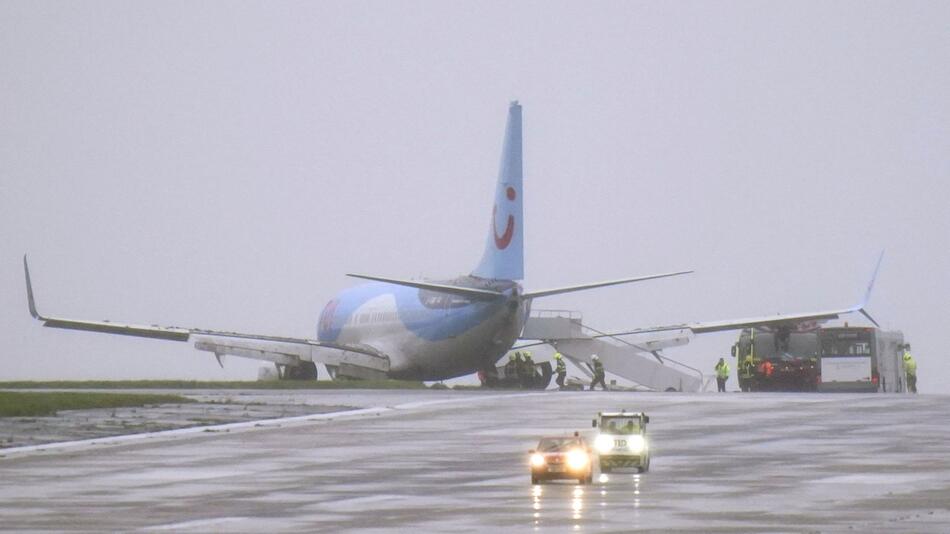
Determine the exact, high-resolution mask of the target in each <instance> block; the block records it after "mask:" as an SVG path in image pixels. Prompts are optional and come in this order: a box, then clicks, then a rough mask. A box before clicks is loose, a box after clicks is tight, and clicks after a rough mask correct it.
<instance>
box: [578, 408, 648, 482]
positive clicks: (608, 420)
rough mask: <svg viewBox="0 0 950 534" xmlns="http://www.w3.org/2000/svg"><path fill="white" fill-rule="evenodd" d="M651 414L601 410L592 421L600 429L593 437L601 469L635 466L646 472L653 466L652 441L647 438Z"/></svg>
mask: <svg viewBox="0 0 950 534" xmlns="http://www.w3.org/2000/svg"><path fill="white" fill-rule="evenodd" d="M649 422H650V416H648V415H647V414H645V413H643V412H627V411H625V410H621V411H619V412H599V413H598V414H597V419H594V420H593V421H592V423H593V427H594V428H598V427H599V429H600V432H599V433H598V434H597V437H595V438H594V450H595V451H597V454H598V457H599V461H600V472H601V473H609V472H611V471H612V470H614V469H623V468H636V470H637V472H639V473H643V472H646V471H647V470H649V469H650V444H649V442H648V441H647V423H649Z"/></svg>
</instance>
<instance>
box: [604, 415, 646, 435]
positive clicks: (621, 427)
mask: <svg viewBox="0 0 950 534" xmlns="http://www.w3.org/2000/svg"><path fill="white" fill-rule="evenodd" d="M600 428H601V430H602V431H603V432H605V433H607V434H639V433H640V418H639V417H604V418H603V419H601V426H600Z"/></svg>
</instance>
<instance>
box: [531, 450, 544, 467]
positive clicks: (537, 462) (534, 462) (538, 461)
mask: <svg viewBox="0 0 950 534" xmlns="http://www.w3.org/2000/svg"><path fill="white" fill-rule="evenodd" d="M543 465H544V456H543V455H541V454H538V453H534V454H532V455H531V466H532V467H541V466H543Z"/></svg>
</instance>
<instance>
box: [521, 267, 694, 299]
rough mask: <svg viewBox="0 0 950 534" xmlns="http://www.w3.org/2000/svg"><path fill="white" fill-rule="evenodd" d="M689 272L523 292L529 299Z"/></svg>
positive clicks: (687, 272) (682, 272)
mask: <svg viewBox="0 0 950 534" xmlns="http://www.w3.org/2000/svg"><path fill="white" fill-rule="evenodd" d="M691 272H693V271H677V272H675V273H663V274H651V275H647V276H638V277H636V278H623V279H620V280H608V281H606V282H595V283H593V284H583V285H578V286H567V287H558V288H554V289H544V290H541V291H530V292H528V293H525V294H524V298H526V299H531V298H538V297H548V296H551V295H559V294H561V293H572V292H574V291H585V290H587V289H595V288H598V287H607V286H615V285H619V284H629V283H632V282H642V281H644V280H655V279H657V278H667V277H669V276H679V275H681V274H689V273H691Z"/></svg>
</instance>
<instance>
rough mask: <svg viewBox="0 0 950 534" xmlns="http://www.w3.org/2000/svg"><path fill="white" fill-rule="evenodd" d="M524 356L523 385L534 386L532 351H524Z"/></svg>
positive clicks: (526, 386)
mask: <svg viewBox="0 0 950 534" xmlns="http://www.w3.org/2000/svg"><path fill="white" fill-rule="evenodd" d="M521 357H522V367H521V369H522V375H521V386H522V387H525V388H530V387H532V386H534V360H532V359H531V353H530V352H528V351H524V352H523V353H522V355H521Z"/></svg>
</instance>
